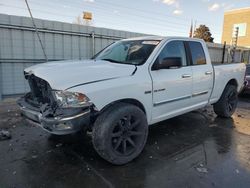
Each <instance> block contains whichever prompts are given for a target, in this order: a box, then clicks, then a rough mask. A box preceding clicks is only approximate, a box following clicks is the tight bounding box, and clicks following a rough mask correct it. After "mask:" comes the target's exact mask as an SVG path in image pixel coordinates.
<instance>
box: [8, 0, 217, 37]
mask: <svg viewBox="0 0 250 188" xmlns="http://www.w3.org/2000/svg"><path fill="white" fill-rule="evenodd" d="M36 3H37V2H36ZM36 3H35V4H36ZM37 4H41V3H37ZM5 6H9V7H14V8H19V9H23V8H22V7H16V6H13V5H6V4H5ZM72 8H73V7H72ZM32 10H34V11H37V12H43V13H46V14H51V15H60V16H63V17H68V18H71V19H72V18H73V17H75V16H72V15H67V14H59V13H55V12H53V13H52V12H49V11H44V10H40V9H34V8H33V9H32ZM98 12H102V13H104V14H105V15H106V14H107V13H110V12H109V11H103V9H102V10H100V11H98ZM133 16H135V17H136V19H133V20H132V21H133V22H137V23H140V24H141V25H145V26H150V27H152V24H150V23H148V22H143V20H146V21H148V19H145V18H140V19H142V21H141V20H140V21H138V20H139V19H138V17H137V16H136V15H133ZM151 20H152V21H154V23H155V22H158V23H160V25H161V26H158V25H155V24H154V28H160V29H163V28H166V30H168V31H172V32H177V33H180V34H184V33H186V32H181V31H179V30H178V28H177V27H183V28H186V27H185V26H184V25H179V24H175V26H174V27H175V28H177V30H176V29H174V28H168V26H169V27H172V26H170V25H167V24H166V22H164V21H165V20H164V21H163V22H161V21H160V20H158V19H151ZM99 21H101V20H99ZM104 22H105V23H112V24H114V22H110V21H107V19H105V20H104ZM119 23H125V24H128V21H127V20H126V21H125V22H124V21H121V20H119ZM115 24H117V23H115ZM127 26H128V25H127ZM188 27H189V26H187V30H188ZM181 30H183V29H181ZM213 34H214V35H221V34H216V33H213Z"/></svg>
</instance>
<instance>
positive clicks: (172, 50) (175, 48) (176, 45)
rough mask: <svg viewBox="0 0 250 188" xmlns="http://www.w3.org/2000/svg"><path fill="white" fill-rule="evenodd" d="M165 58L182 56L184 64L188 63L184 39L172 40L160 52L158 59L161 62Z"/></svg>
mask: <svg viewBox="0 0 250 188" xmlns="http://www.w3.org/2000/svg"><path fill="white" fill-rule="evenodd" d="M165 58H180V59H181V61H182V66H186V65H187V61H186V52H185V47H184V43H183V42H182V41H170V42H168V43H167V44H166V46H165V47H164V48H163V50H162V51H161V53H160V54H159V56H158V58H157V61H158V62H159V63H160V62H162V61H163V59H165Z"/></svg>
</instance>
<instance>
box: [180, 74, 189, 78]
mask: <svg viewBox="0 0 250 188" xmlns="http://www.w3.org/2000/svg"><path fill="white" fill-rule="evenodd" d="M181 77H182V78H190V77H191V75H190V74H183V75H182V76H181Z"/></svg>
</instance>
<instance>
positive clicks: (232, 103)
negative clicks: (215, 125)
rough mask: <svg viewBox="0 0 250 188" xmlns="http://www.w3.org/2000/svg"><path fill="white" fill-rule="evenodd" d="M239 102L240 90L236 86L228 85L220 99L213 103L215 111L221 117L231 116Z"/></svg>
mask: <svg viewBox="0 0 250 188" xmlns="http://www.w3.org/2000/svg"><path fill="white" fill-rule="evenodd" d="M237 104H238V92H237V88H236V86H233V85H227V86H226V88H225V89H224V91H223V93H222V95H221V97H220V99H219V101H218V102H217V103H215V104H214V105H213V107H214V112H215V113H216V114H217V115H218V116H220V117H225V118H228V117H231V116H232V115H233V113H234V112H235V110H236V107H237Z"/></svg>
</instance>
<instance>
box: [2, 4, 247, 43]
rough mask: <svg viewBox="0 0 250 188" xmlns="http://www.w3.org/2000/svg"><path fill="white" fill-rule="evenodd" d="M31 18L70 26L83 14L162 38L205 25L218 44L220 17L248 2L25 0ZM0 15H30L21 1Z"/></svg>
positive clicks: (101, 23) (101, 22) (103, 23)
mask: <svg viewBox="0 0 250 188" xmlns="http://www.w3.org/2000/svg"><path fill="white" fill-rule="evenodd" d="M28 2H29V4H30V8H31V10H32V13H33V16H34V17H35V18H42V19H48V20H57V21H63V22H69V23H72V22H73V21H74V20H75V18H76V17H77V16H78V15H80V14H81V12H83V11H90V12H92V13H93V25H94V26H97V27H106V28H113V29H120V30H126V31H134V32H140V33H148V34H154V35H163V36H188V35H189V30H190V22H191V20H192V19H193V20H194V22H195V21H196V23H197V25H199V24H206V25H207V26H208V27H209V28H210V30H211V33H212V35H213V37H214V38H215V42H221V34H222V26H223V14H224V12H225V11H227V10H231V9H236V8H243V7H250V0H137V1H136V0H113V1H112V0H28ZM0 13H4V14H10V15H20V16H29V15H28V11H27V8H26V6H25V3H24V0H0Z"/></svg>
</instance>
